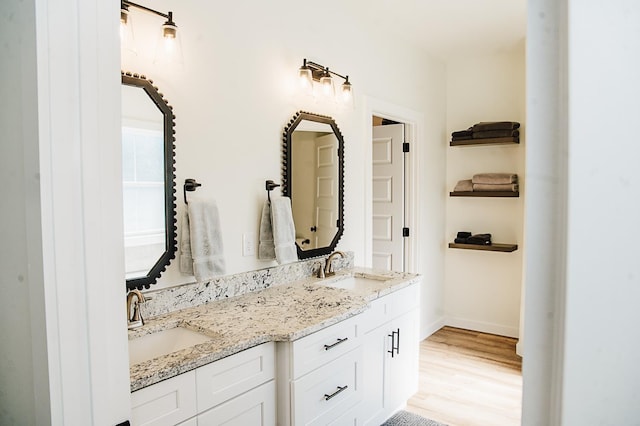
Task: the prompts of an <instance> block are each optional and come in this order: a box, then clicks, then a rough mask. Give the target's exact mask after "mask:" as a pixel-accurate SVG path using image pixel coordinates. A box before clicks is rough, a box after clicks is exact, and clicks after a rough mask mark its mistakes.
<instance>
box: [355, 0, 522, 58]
mask: <svg viewBox="0 0 640 426" xmlns="http://www.w3.org/2000/svg"><path fill="white" fill-rule="evenodd" d="M350 3H352V2H345V3H343V6H344V5H347V4H350ZM353 3H359V6H358V7H357V8H358V10H355V8H354V9H353V10H352V12H353V13H355V14H356V15H357V16H358V17H359V18H360V19H365V20H367V21H368V24H369V25H374V26H376V27H378V28H381V29H384V31H389V32H392V33H394V35H395V36H397V37H399V38H400V39H403V40H406V41H407V42H408V43H411V44H416V45H418V46H419V47H421V48H423V49H424V50H426V51H428V52H430V53H431V54H433V55H434V56H436V57H438V58H440V59H443V60H447V59H451V58H454V57H459V56H463V55H469V54H487V53H496V52H500V51H507V50H510V49H512V48H513V47H514V46H515V45H516V44H518V43H519V42H521V41H522V40H523V39H524V38H525V35H526V23H527V19H526V9H527V8H526V0H367V1H366V2H362V3H361V2H353Z"/></svg>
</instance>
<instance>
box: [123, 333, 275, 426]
mask: <svg viewBox="0 0 640 426" xmlns="http://www.w3.org/2000/svg"><path fill="white" fill-rule="evenodd" d="M274 356H275V344H274V343H265V344H262V345H259V346H256V347H253V348H251V349H247V350H245V351H242V352H239V353H237V354H235V355H231V356H229V357H226V358H223V359H221V360H219V361H215V362H212V363H211V364H207V365H204V366H202V367H199V368H197V369H195V370H192V371H189V372H187V373H184V374H180V375H178V376H176V377H172V378H171V379H168V380H165V381H162V382H160V383H157V384H154V385H152V386H149V387H146V388H143V389H140V390H138V391H136V392H133V393H132V394H131V403H132V408H131V415H132V425H133V426H142V425H154V426H156V425H158V426H160V425H163V426H164V425H167V426H169V425H171V426H173V425H177V424H180V425H182V426H211V425H220V424H225V425H237V426H244V425H249V424H250V425H265V426H266V425H269V426H273V425H275V420H276V414H275V409H276V408H275V401H276V393H275V384H274V378H275V359H274ZM181 422H183V423H181Z"/></svg>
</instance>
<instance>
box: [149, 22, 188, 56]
mask: <svg viewBox="0 0 640 426" xmlns="http://www.w3.org/2000/svg"><path fill="white" fill-rule="evenodd" d="M153 63H154V64H164V65H170V66H176V65H177V66H182V64H183V58H182V42H181V37H180V33H179V32H178V27H177V26H176V24H174V23H173V22H172V21H171V20H169V21H167V22H165V23H164V25H162V31H161V33H160V34H159V36H158V39H157V41H156V52H155V57H154V60H153Z"/></svg>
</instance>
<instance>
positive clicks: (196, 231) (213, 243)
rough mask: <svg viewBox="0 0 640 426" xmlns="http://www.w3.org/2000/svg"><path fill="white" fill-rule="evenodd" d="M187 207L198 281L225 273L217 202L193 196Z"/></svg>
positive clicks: (192, 253) (194, 268)
mask: <svg viewBox="0 0 640 426" xmlns="http://www.w3.org/2000/svg"><path fill="white" fill-rule="evenodd" d="M187 208H188V212H189V236H190V244H191V257H192V259H193V274H194V275H195V277H196V281H199V282H201V281H207V280H210V279H211V278H213V277H214V276H216V275H223V274H224V272H225V262H224V256H223V248H222V229H221V227H220V214H219V213H218V206H217V204H216V202H215V201H214V200H211V199H206V200H205V199H200V198H196V197H191V199H190V200H189V204H188V205H187Z"/></svg>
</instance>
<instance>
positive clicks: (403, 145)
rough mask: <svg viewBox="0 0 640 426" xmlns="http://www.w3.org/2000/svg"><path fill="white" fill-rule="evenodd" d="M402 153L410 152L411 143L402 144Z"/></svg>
mask: <svg viewBox="0 0 640 426" xmlns="http://www.w3.org/2000/svg"><path fill="white" fill-rule="evenodd" d="M402 152H409V142H404V143H403V144H402Z"/></svg>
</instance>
